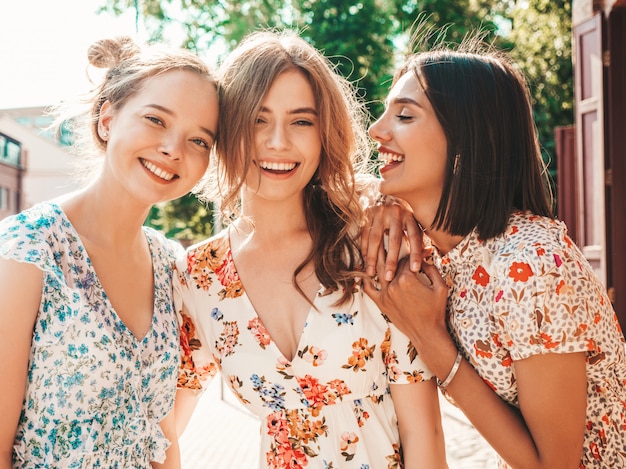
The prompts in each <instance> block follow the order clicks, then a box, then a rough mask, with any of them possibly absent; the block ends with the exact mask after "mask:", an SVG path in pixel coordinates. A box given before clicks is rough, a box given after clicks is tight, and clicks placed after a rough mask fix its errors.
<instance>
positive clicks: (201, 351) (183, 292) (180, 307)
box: [173, 253, 218, 391]
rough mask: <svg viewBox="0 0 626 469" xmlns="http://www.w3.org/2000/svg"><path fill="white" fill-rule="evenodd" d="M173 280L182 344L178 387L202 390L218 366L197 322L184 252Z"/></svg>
mask: <svg viewBox="0 0 626 469" xmlns="http://www.w3.org/2000/svg"><path fill="white" fill-rule="evenodd" d="M173 281H174V305H175V308H176V313H177V316H178V323H179V327H180V345H181V354H180V357H181V362H180V370H179V374H178V388H186V389H193V390H198V391H203V390H204V389H206V387H207V386H208V384H209V383H210V382H211V379H212V378H213V376H215V374H216V373H217V371H218V366H217V361H216V360H215V359H214V357H213V355H212V354H211V353H210V351H209V348H208V347H207V346H206V343H205V340H206V339H205V338H204V336H203V334H202V327H201V324H199V322H198V319H199V316H198V312H197V311H196V307H195V304H194V299H193V295H192V294H191V292H190V290H189V275H188V272H187V255H186V253H185V254H183V255H182V256H180V257H179V258H178V260H177V261H176V265H175V269H174V279H173Z"/></svg>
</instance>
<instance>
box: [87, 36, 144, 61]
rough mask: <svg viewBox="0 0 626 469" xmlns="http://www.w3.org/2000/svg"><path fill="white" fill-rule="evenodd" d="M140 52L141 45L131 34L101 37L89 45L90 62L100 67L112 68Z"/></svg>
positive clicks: (88, 56) (88, 55)
mask: <svg viewBox="0 0 626 469" xmlns="http://www.w3.org/2000/svg"><path fill="white" fill-rule="evenodd" d="M138 52H139V46H138V45H137V44H135V41H134V40H133V39H132V38H131V37H130V36H120V37H117V38H115V39H100V40H99V41H96V42H94V43H93V44H92V45H91V46H89V50H88V51H87V58H88V59H89V63H90V64H91V65H93V66H94V67H98V68H111V67H114V66H116V65H117V64H119V63H120V62H121V61H122V60H126V59H128V58H130V57H132V56H134V55H136V54H137V53H138Z"/></svg>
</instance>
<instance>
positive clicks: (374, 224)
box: [361, 197, 423, 281]
mask: <svg viewBox="0 0 626 469" xmlns="http://www.w3.org/2000/svg"><path fill="white" fill-rule="evenodd" d="M366 218H367V222H366V224H365V228H364V229H363V232H362V233H361V253H362V254H363V259H364V261H365V273H366V274H367V275H369V276H373V275H374V274H375V273H376V270H377V268H376V267H377V266H376V264H377V259H378V256H379V251H380V248H382V249H383V251H384V256H383V258H384V268H383V270H379V272H384V275H383V277H384V278H385V279H386V280H387V281H389V280H391V279H392V278H393V277H394V275H395V273H396V268H397V265H398V259H399V258H400V256H401V251H402V250H403V248H405V249H404V251H405V252H404V254H406V244H407V241H408V245H409V246H408V248H409V259H410V266H411V270H412V271H413V272H418V271H419V270H420V267H421V264H422V247H423V246H422V230H421V229H420V227H419V225H418V224H417V221H416V220H415V218H413V212H412V211H411V209H410V207H409V205H408V204H407V203H406V202H404V201H402V200H400V199H395V198H393V197H386V198H385V201H384V202H383V203H382V204H378V205H373V206H370V207H368V208H367V210H366ZM385 235H387V246H385Z"/></svg>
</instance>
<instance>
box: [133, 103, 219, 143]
mask: <svg viewBox="0 0 626 469" xmlns="http://www.w3.org/2000/svg"><path fill="white" fill-rule="evenodd" d="M145 107H151V108H154V109H158V110H159V111H162V112H164V113H165V114H167V115H169V116H173V115H174V113H173V112H172V110H171V109H169V108H166V107H165V106H161V105H160V104H146V106H145ZM200 130H202V131H203V132H205V133H206V134H208V135H209V137H211V138H212V139H213V140H215V134H214V133H213V132H211V131H210V130H209V129H207V128H206V127H202V126H200Z"/></svg>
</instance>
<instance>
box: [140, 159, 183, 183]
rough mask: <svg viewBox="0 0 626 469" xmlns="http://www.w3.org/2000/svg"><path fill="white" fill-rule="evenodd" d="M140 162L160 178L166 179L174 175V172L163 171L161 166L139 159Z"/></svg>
mask: <svg viewBox="0 0 626 469" xmlns="http://www.w3.org/2000/svg"><path fill="white" fill-rule="evenodd" d="M141 164H143V165H144V167H145V168H146V169H147V170H148V171H150V172H151V173H152V174H154V175H155V176H158V177H160V178H161V179H164V180H166V181H169V180H171V179H172V178H173V177H174V176H175V174H172V173H168V172H167V171H163V170H162V169H161V168H159V167H157V166H156V165H154V164H152V163H150V162H149V161H146V160H141Z"/></svg>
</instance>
